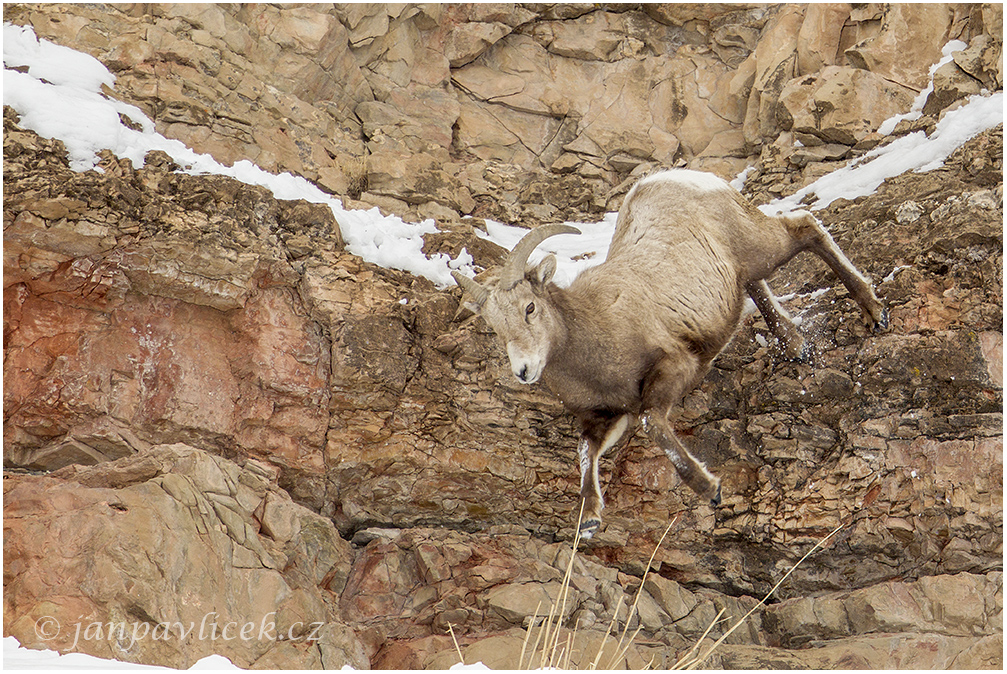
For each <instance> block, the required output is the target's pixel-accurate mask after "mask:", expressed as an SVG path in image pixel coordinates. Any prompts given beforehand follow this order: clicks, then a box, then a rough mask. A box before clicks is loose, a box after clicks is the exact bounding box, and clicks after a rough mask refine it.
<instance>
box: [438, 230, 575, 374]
mask: <svg viewBox="0 0 1007 674" xmlns="http://www.w3.org/2000/svg"><path fill="white" fill-rule="evenodd" d="M557 234H580V230H579V229H577V228H575V227H570V226H568V225H546V226H544V227H539V228H537V229H533V230H532V231H530V232H529V233H528V234H526V235H525V236H524V238H523V239H521V241H519V242H518V244H517V245H516V246H514V250H513V251H512V252H511V254H510V255H509V256H508V258H507V261H506V262H505V263H504V266H503V269H502V270H501V272H500V278H499V279H498V280H497V281H496V282H495V283H494V282H490V283H487V284H486V285H482V284H479V283H476V282H475V281H473V280H472V279H470V278H468V277H467V276H463V275H462V274H459V273H458V272H452V275H453V276H454V278H455V280H456V281H458V285H460V286H461V287H462V288H463V289H464V290H465V292H467V293H468V294H469V297H470V298H471V301H470V302H467V303H466V306H467V307H468V308H469V309H471V310H472V311H474V312H476V313H478V314H481V315H482V317H483V319H485V321H486V322H487V323H488V324H489V326H490V327H491V328H493V331H494V332H496V333H497V335H498V336H499V337H500V339H502V340H503V343H504V346H505V347H506V348H507V357H508V358H510V365H511V371H512V372H513V373H514V376H515V377H517V378H518V380H520V381H521V382H523V383H525V384H533V383H535V382H536V381H538V379H539V377H541V376H542V370H544V369H545V365H546V362H547V360H548V357H549V348H550V345H551V344H552V342H553V339H554V338H555V336H556V334H557V331H558V330H559V329H561V325H560V322H559V319H558V316H557V314H556V310H555V308H554V307H553V306H552V302H551V301H550V300H549V295H548V293H547V292H546V287H547V286H548V285H549V282H550V281H551V280H552V276H553V274H554V273H555V272H556V257H555V256H554V255H549V256H547V257H546V258H545V259H543V260H542V261H541V262H539V263H538V264H537V265H535V266H534V267H527V263H528V256H529V255H531V252H532V250H534V249H535V247H536V246H537V245H539V244H540V243H542V242H543V241H544V240H545V239H547V238H549V237H550V236H555V235H557Z"/></svg>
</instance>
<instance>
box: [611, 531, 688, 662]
mask: <svg viewBox="0 0 1007 674" xmlns="http://www.w3.org/2000/svg"><path fill="white" fill-rule="evenodd" d="M676 522H678V515H675V518H674V519H673V520H671V522H670V523H669V524H668V527H667V528H666V529H665V530H664V533H663V534H661V538H660V539H659V540H658V541H657V545H655V546H654V551H653V552H651V553H650V559H648V560H647V567H646V568H645V569H644V571H643V578H641V579H640V587H639V589H638V590H637V591H636V597H634V598H633V605H632V606H631V607H630V609H629V615H628V616H626V624H625V625H624V626H623V629H622V636H620V637H619V643H618V645H617V646H616V647H615V654H614V655H613V656H612V658H611V660H609V663H608V667H606V668H605V669H612V668H614V667H615V664H616V663H617V662H619V660H621V659H622V658H623V657H624V656H625V654H626V652H627V651H628V650H629V647H630V646H631V645H632V643H633V641H634V640H635V639H636V635H637V634H639V633H640V630H641V629H642V628H643V621H642V620H641V621H640V624H639V625H637V626H636V631H635V632H633V636H632V637H630V638H629V641H628V642H627V641H626V633H627V632H628V631H629V624H630V623H631V622H632V621H633V616H634V615H635V614H636V607H637V604H639V603H640V595H641V594H643V586H644V584H645V583H646V582H647V574H649V573H650V567H651V565H652V564H653V563H654V557H656V556H657V551H658V550H659V549H660V548H661V544H662V543H664V539H665V538H667V536H668V532H669V531H671V528H672V527H673V526H675V523H676ZM618 614H619V612H618V610H617V611H616V615H618ZM624 642H625V646H623V643H624ZM604 643H605V642H602V646H603V647H604Z"/></svg>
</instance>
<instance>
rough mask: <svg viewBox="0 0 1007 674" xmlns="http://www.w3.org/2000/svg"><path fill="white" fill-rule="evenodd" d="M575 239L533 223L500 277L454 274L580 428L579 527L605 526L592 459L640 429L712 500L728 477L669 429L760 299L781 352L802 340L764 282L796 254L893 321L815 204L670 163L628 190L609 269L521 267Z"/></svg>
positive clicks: (522, 375) (878, 317)
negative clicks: (756, 196) (802, 207)
mask: <svg viewBox="0 0 1007 674" xmlns="http://www.w3.org/2000/svg"><path fill="white" fill-rule="evenodd" d="M564 233H571V234H579V233H580V232H579V230H577V229H576V228H574V227H570V226H567V225H548V226H543V227H539V228H537V229H533V230H532V231H531V232H530V233H529V234H527V235H526V236H525V237H524V238H523V239H522V240H521V241H520V242H519V243H518V244H517V246H516V247H515V248H514V250H513V252H512V253H511V254H510V256H509V257H508V258H507V260H506V262H505V264H504V266H503V268H502V270H501V272H500V275H499V278H498V280H496V282H492V281H489V282H487V284H486V285H481V284H479V283H477V282H476V281H474V280H472V279H469V278H468V277H466V276H463V275H462V274H460V273H458V272H454V277H455V279H456V280H457V281H458V283H459V285H461V286H462V288H463V289H464V290H465V291H466V292H467V293H468V295H469V296H470V297H471V302H468V303H467V306H468V307H469V308H470V309H472V310H473V311H475V312H476V313H480V314H481V315H482V316H483V318H484V319H485V320H486V322H487V323H488V324H489V326H490V327H491V328H493V330H494V331H495V332H496V333H497V335H498V336H499V337H500V339H502V340H503V342H504V344H505V345H506V349H507V355H508V357H509V358H510V365H511V370H512V371H513V372H514V376H516V377H517V378H518V379H519V380H520V381H522V382H524V383H526V384H532V383H534V382H536V381H539V380H540V379H541V380H542V381H543V382H544V383H545V384H546V385H547V386H548V387H549V389H551V390H552V392H553V393H554V394H556V395H557V396H558V397H559V399H560V400H561V401H562V403H563V404H564V406H565V407H566V408H567V409H568V410H569V411H570V412H572V413H573V414H574V415H575V416H576V418H577V421H578V422H579V426H580V431H581V439H580V443H579V447H578V449H579V454H580V468H581V496H582V497H583V499H584V511H583V512H584V514H583V520H582V524H581V529H582V534H583V536H584V537H585V538H589V537H591V536H592V535H594V533H595V532H596V531H597V530H598V527H599V526H600V525H601V511H602V508H603V507H604V501H603V498H602V494H601V488H600V486H599V484H598V459H599V458H600V457H601V455H602V454H603V453H604V452H605V451H607V450H608V449H610V448H611V447H613V446H614V445H616V443H618V442H620V440H622V439H623V438H624V437H625V436H626V434H627V432H629V431H630V430H631V429H632V428H635V427H636V421H637V420H639V421H640V422H641V423H642V426H643V429H644V431H645V433H646V434H647V436H649V437H650V439H651V440H652V441H653V442H655V443H656V444H657V445H658V446H659V447H660V448H661V449H663V450H664V452H665V454H667V456H668V458H669V459H671V461H672V463H673V464H674V465H675V468H676V469H677V470H678V473H679V475H680V476H681V477H682V480H683V481H684V482H685V483H686V484H688V485H689V486H690V487H691V488H692V489H693V490H694V491H695V492H696V493H697V494H699V495H700V496H702V497H705V498H707V499H709V500H710V502H711V503H712V504H713V505H714V506H716V505H719V503H720V498H721V494H720V479H719V478H717V477H715V476H714V475H713V474H712V473H711V472H710V471H709V470H707V468H706V466H705V465H704V464H703V463H701V462H700V461H698V460H697V459H696V458H695V457H694V456H693V455H692V454H691V453H690V452H689V450H688V449H686V447H685V446H684V445H683V444H682V443H681V442H680V441H679V440H678V438H676V437H675V433H674V424H675V419H676V416H677V409H676V408H677V407H678V406H679V405H680V403H681V401H682V398H683V397H684V396H685V394H686V393H688V392H689V391H690V390H692V389H693V388H694V387H695V386H696V385H697V384H698V383H699V382H700V381H701V380H702V378H703V377H704V376H705V374H706V372H707V370H708V369H709V366H710V362H711V361H712V360H713V359H714V357H715V356H717V354H718V353H720V351H721V350H722V349H723V348H724V346H725V345H726V344H727V343H728V341H730V339H731V337H732V336H733V334H734V332H735V330H736V329H737V326H738V324H739V322H740V317H741V311H742V307H743V304H744V295H745V293H746V292H747V293H748V295H749V296H750V297H751V298H752V299H753V300H754V301H755V305H756V306H757V307H758V308H759V310H760V311H761V313H762V315H763V316H764V317H765V319H766V323H767V325H768V326H769V328H770V329H771V330H772V331H773V333H774V334H775V335H776V336H777V338H778V339H779V340H780V343H781V345H782V346H783V349H784V352H785V354H786V355H787V357H789V358H792V359H801V358H805V357H807V355H808V354H807V353H806V345H805V342H804V339H803V337H802V336H801V334H800V332H799V331H798V330H797V327H796V326H795V325H794V323H793V322H792V321H791V319H790V317H789V316H788V315H787V312H786V311H785V310H784V309H783V308H782V307H781V306H780V305H779V303H778V302H777V301H776V298H775V297H774V296H773V293H772V292H771V291H770V289H769V286H768V285H767V284H766V281H765V279H766V277H768V276H769V275H770V274H772V273H773V271H775V270H776V269H777V268H779V267H780V266H781V265H783V264H784V263H785V262H787V261H788V260H790V259H791V258H792V257H794V256H795V255H796V254H797V253H799V252H801V251H805V250H808V251H811V252H813V253H815V254H817V255H819V256H820V257H821V258H822V259H823V260H825V262H826V263H828V265H829V266H830V267H831V268H832V269H833V270H834V271H835V272H836V274H837V275H838V276H839V279H840V280H841V281H842V282H843V284H844V285H845V286H846V287H847V289H849V291H850V294H851V295H852V297H853V299H854V300H856V302H857V303H858V304H859V305H860V308H861V310H862V311H863V314H864V317H865V319H866V321H867V323H868V325H869V326H870V327H872V328H874V329H875V330H877V331H880V330H884V329H885V328H886V327H887V325H888V314H887V311H886V310H885V308H884V307H883V306H882V304H881V302H879V301H878V298H877V297H876V296H875V294H874V291H873V290H872V288H871V284H870V282H869V281H868V280H867V279H866V278H865V277H864V276H863V275H861V274H860V272H858V271H857V270H856V268H854V266H853V265H852V264H851V263H850V261H849V260H848V259H847V258H846V256H845V255H843V253H842V251H841V250H840V249H839V247H838V246H837V245H836V243H835V241H833V240H832V237H831V236H829V234H828V232H826V231H825V229H824V228H823V227H822V226H821V225H820V224H819V223H818V221H817V220H816V219H815V217H814V216H812V215H811V214H810V213H808V212H807V211H799V212H795V213H790V214H786V215H779V216H775V217H770V216H766V215H764V214H763V213H762V212H760V211H759V210H758V209H756V208H755V207H754V206H753V205H752V204H751V203H749V202H748V201H747V200H746V199H745V198H744V197H742V196H741V194H739V193H738V192H737V191H736V190H734V189H733V188H731V187H730V186H729V185H728V184H727V183H726V182H724V181H723V180H721V179H720V178H718V177H716V176H714V175H711V174H708V173H701V172H697V171H690V170H668V171H662V172H659V173H655V174H653V175H650V176H648V177H646V178H644V179H642V180H640V181H639V182H638V183H637V184H636V185H635V186H634V187H633V188H632V189H631V190H630V192H629V194H627V195H626V198H625V200H624V202H623V205H622V208H621V209H620V211H619V216H618V219H617V223H616V228H615V234H614V235H613V237H612V244H611V247H610V249H609V252H608V257H607V259H606V260H605V262H604V263H602V264H600V265H598V266H596V267H592V268H590V269H587V270H586V271H584V272H583V273H581V274H580V275H579V276H578V277H577V278H576V279H575V280H574V281H573V283H571V284H570V286H569V287H568V288H566V289H562V288H559V287H557V286H556V285H554V284H552V283H551V282H550V281H551V279H552V276H553V273H554V272H555V271H556V258H555V257H554V256H552V255H550V256H548V257H546V258H545V259H544V260H542V261H541V262H540V263H539V264H538V265H536V266H534V267H529V268H527V269H526V268H525V267H526V264H527V260H528V256H529V255H530V254H531V252H532V250H533V249H534V248H535V247H536V246H538V244H539V243H541V242H542V241H543V240H544V239H546V238H548V237H550V236H554V235H556V234H564Z"/></svg>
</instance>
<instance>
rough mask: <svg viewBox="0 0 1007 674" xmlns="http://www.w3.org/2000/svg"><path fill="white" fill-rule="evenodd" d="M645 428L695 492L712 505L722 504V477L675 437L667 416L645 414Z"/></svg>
mask: <svg viewBox="0 0 1007 674" xmlns="http://www.w3.org/2000/svg"><path fill="white" fill-rule="evenodd" d="M643 430H644V432H645V433H646V434H647V436H648V437H649V438H650V439H651V440H653V441H654V442H655V443H656V444H657V446H658V447H660V448H661V449H663V450H664V453H665V455H667V457H668V458H669V459H670V460H671V463H672V464H674V466H675V470H677V471H678V474H679V475H680V476H681V477H682V481H683V482H685V483H686V484H687V485H689V486H690V487H691V488H692V490H693V491H694V492H696V493H697V494H699V495H700V496H702V497H704V498H708V499H710V505H712V506H714V507H716V506H718V505H720V478H719V477H717V476H716V475H714V474H713V473H711V472H710V471H709V470H708V469H707V467H706V465H705V464H704V463H703V462H702V461H700V460H699V459H697V458H696V457H694V456H693V455H692V452H690V451H689V450H688V449H687V448H686V447H685V445H683V444H682V441H681V440H679V439H678V438H677V437H675V431H674V429H673V428H672V426H671V424H670V423H669V422H668V420H667V418H666V417H665V416H664V415H662V414H659V413H647V414H645V415H644V416H643Z"/></svg>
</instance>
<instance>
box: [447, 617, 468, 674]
mask: <svg viewBox="0 0 1007 674" xmlns="http://www.w3.org/2000/svg"><path fill="white" fill-rule="evenodd" d="M448 633H449V634H450V635H451V641H453V642H454V644H455V652H456V653H458V662H460V663H461V664H462V665H464V664H465V658H463V657H462V649H461V648H459V647H458V640H457V639H455V630H454V627H452V625H451V623H448Z"/></svg>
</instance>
